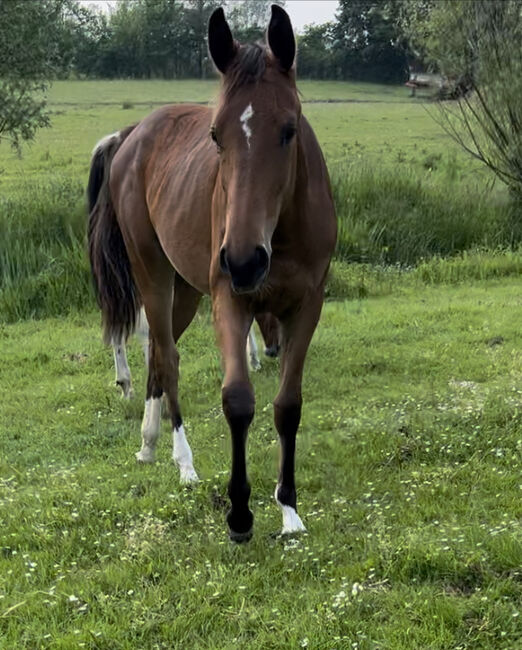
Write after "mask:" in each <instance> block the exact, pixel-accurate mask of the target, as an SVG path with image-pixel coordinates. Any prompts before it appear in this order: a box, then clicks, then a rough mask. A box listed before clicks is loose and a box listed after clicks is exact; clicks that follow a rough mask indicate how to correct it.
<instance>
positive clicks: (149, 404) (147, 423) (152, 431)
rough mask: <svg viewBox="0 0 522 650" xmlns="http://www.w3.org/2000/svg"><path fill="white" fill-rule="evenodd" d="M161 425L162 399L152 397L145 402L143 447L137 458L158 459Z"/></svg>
mask: <svg viewBox="0 0 522 650" xmlns="http://www.w3.org/2000/svg"><path fill="white" fill-rule="evenodd" d="M160 426H161V399H160V398H154V397H153V398H151V399H148V400H146V402H145V411H144V413H143V422H142V423H141V449H140V451H138V453H137V454H136V458H137V459H138V460H139V461H140V462H142V463H153V462H154V461H155V460H156V443H157V442H158V436H159V432H160Z"/></svg>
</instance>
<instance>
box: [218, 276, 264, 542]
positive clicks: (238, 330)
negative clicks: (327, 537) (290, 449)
mask: <svg viewBox="0 0 522 650" xmlns="http://www.w3.org/2000/svg"><path fill="white" fill-rule="evenodd" d="M212 309H213V316H214V327H215V329H216V333H217V337H218V341H219V345H220V348H221V354H222V357H223V364H224V370H225V377H224V380H223V386H222V390H221V397H222V402H223V412H224V414H225V417H226V419H227V422H228V425H229V427H230V433H231V436H232V471H231V474H230V481H229V484H228V495H229V497H230V501H231V505H232V507H231V509H230V510H229V512H228V514H227V523H228V526H229V530H230V538H231V539H232V540H233V541H236V542H242V541H247V540H249V539H250V537H251V536H252V526H253V522H254V516H253V514H252V512H251V511H250V509H249V507H248V500H249V498H250V484H249V482H248V477H247V471H246V441H247V435H248V427H249V426H250V423H251V422H252V418H253V417H254V403H255V401H254V390H253V388H252V384H251V383H250V380H249V378H248V366H247V358H246V346H245V344H246V339H247V336H248V330H249V327H250V325H251V322H252V316H251V315H249V314H248V313H247V312H246V311H245V310H244V308H243V307H242V305H241V302H240V300H238V299H237V298H236V297H235V296H231V295H230V290H229V289H228V287H227V288H226V289H224V290H223V291H222V293H221V294H220V295H215V294H214V295H213V300H212Z"/></svg>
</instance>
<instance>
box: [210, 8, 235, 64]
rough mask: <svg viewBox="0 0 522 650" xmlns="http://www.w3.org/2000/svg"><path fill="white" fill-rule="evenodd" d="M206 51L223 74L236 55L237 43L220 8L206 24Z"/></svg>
mask: <svg viewBox="0 0 522 650" xmlns="http://www.w3.org/2000/svg"><path fill="white" fill-rule="evenodd" d="M208 49H209V51H210V56H211V57H212V60H213V61H214V63H215V64H216V68H217V69H218V70H219V71H220V72H221V73H223V74H225V73H226V71H227V68H228V66H229V65H230V63H231V62H232V59H233V58H234V57H235V56H236V53H237V43H236V42H235V41H234V37H233V36H232V32H231V31H230V27H229V26H228V23H227V21H226V18H225V12H224V11H223V9H222V8H221V7H219V9H216V10H215V11H214V13H213V14H212V16H210V20H209V22H208Z"/></svg>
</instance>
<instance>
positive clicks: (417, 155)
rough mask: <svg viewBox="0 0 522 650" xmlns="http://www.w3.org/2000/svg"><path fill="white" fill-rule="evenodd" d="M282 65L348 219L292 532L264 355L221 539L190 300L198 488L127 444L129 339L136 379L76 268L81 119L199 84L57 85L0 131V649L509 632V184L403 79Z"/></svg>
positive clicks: (378, 644)
mask: <svg viewBox="0 0 522 650" xmlns="http://www.w3.org/2000/svg"><path fill="white" fill-rule="evenodd" d="M300 88H301V92H302V99H303V102H304V104H303V110H304V113H305V114H306V115H307V116H308V117H309V119H310V121H311V122H312V124H313V126H314V128H315V130H316V132H317V134H318V137H319V139H320V142H321V144H322V146H323V149H324V151H325V154H326V157H327V159H328V162H329V167H330V171H331V174H332V177H333V181H334V193H335V197H336V202H337V209H338V215H339V220H340V228H341V241H340V246H339V249H338V252H337V256H338V259H337V260H336V261H335V263H334V265H333V269H332V273H331V275H330V278H329V281H328V287H327V296H328V302H327V304H326V305H325V308H324V312H323V317H322V320H321V323H320V326H319V329H318V331H317V333H316V336H315V338H314V340H313V342H312V346H311V349H310V353H309V357H308V361H307V369H306V373H305V382H304V400H305V404H304V409H303V421H302V427H301V430H300V433H299V438H298V453H297V465H298V469H297V480H298V495H299V506H300V514H301V515H302V516H303V519H304V521H305V524H306V525H307V528H308V531H309V533H308V534H307V535H305V536H302V537H299V538H296V539H283V538H281V537H279V536H278V534H277V533H278V531H279V529H280V525H281V521H280V514H279V511H278V509H277V507H276V505H275V504H274V503H273V499H272V497H271V495H272V493H273V489H274V485H275V478H276V467H277V446H278V445H277V441H276V434H275V430H274V427H273V424H272V407H271V402H272V399H273V397H274V395H275V393H276V386H277V375H278V361H271V360H267V361H266V362H265V363H264V365H263V368H262V370H261V371H260V372H259V373H257V374H256V375H255V376H254V378H253V381H254V384H255V388H256V398H257V407H256V418H255V420H254V423H253V426H252V428H251V435H250V439H249V455H250V465H249V468H250V475H251V481H252V508H253V510H254V515H255V517H256V524H255V525H256V529H255V535H254V538H253V540H252V541H251V542H250V543H249V544H248V545H245V546H235V545H232V544H230V543H229V541H228V538H227V535H226V530H225V512H226V509H227V507H228V506H227V498H226V482H227V477H228V472H229V465H230V450H229V434H228V431H227V427H226V425H225V420H224V418H223V416H222V414H221V405H220V385H221V369H220V363H219V357H218V352H217V349H216V346H215V345H214V335H213V333H212V329H211V326H210V316H209V308H208V302H207V301H204V302H203V305H202V308H201V309H200V313H199V314H198V316H197V317H196V321H195V323H194V324H193V326H192V327H191V329H189V331H188V332H187V334H186V335H185V337H184V339H182V341H181V345H180V352H181V404H182V409H183V412H184V416H185V420H186V423H187V429H188V436H189V439H190V441H191V445H192V448H193V451H194V456H195V466H196V469H197V471H198V473H199V475H200V477H201V478H202V481H201V482H200V483H199V484H198V485H197V487H195V488H194V489H191V490H190V489H187V488H181V487H180V486H179V485H178V479H177V470H176V469H175V467H174V466H173V464H172V462H171V461H170V460H169V456H170V440H169V437H170V436H169V432H168V426H167V424H166V422H165V423H164V424H163V438H162V440H161V442H160V445H159V451H158V457H159V461H158V463H157V464H156V466H154V467H149V466H146V467H143V466H139V465H137V464H136V463H135V460H134V452H135V451H136V450H137V449H138V447H139V438H140V436H139V428H140V421H141V414H142V407H143V397H144V395H143V390H144V388H143V387H144V383H145V377H144V370H143V363H142V354H141V350H140V349H139V346H138V345H133V346H131V349H130V362H131V368H132V370H133V374H134V378H135V388H136V393H137V396H136V398H135V400H134V401H132V402H131V403H126V402H124V401H122V400H121V399H120V397H119V393H118V390H117V389H116V387H115V386H114V385H113V368H112V356H111V354H110V352H109V351H108V350H107V349H104V348H103V346H102V344H101V337H100V330H99V315H98V314H97V313H96V310H95V309H94V304H93V300H92V293H91V290H90V286H89V271H88V265H87V261H86V256H85V250H84V245H85V244H84V236H85V207H84V198H83V192H84V187H85V182H86V178H87V174H88V165H89V157H90V152H91V150H92V147H93V145H94V143H95V142H96V141H97V140H98V139H99V138H100V137H101V136H103V135H105V134H106V133H109V132H111V131H114V130H116V129H119V128H121V127H122V126H124V125H126V124H130V123H132V122H134V121H136V120H138V119H140V118H141V117H142V116H143V115H145V114H146V113H148V112H149V111H150V110H151V109H152V108H154V107H155V106H157V105H159V104H162V103H166V102H169V101H198V102H205V101H208V100H211V99H212V97H213V96H214V95H215V92H216V85H215V83H214V82H210V81H209V82H205V83H201V82H176V83H172V82H128V81H122V82H57V83H56V84H55V85H54V86H53V88H52V91H51V94H50V105H51V108H52V110H53V127H52V129H49V130H46V131H42V132H40V133H39V134H38V135H37V138H36V140H35V142H34V143H32V144H31V145H25V146H24V148H23V152H22V157H21V158H18V157H17V156H16V155H15V154H14V153H13V152H11V151H10V150H9V149H8V148H7V147H5V146H2V148H1V149H0V169H2V173H0V242H1V246H0V391H1V394H2V395H3V400H2V402H0V649H1V650H4V648H5V649H6V650H14V649H18V648H24V649H25V648H27V649H30V650H33V649H34V648H38V649H40V648H42V649H44V648H45V649H47V648H49V650H51V649H52V650H55V649H61V650H68V649H69V648H76V647H84V648H91V649H93V650H94V649H104V650H113V649H120V648H121V649H125V650H135V649H136V648H144V649H145V648H147V649H149V648H151V649H154V648H183V649H185V648H208V649H209V650H210V649H212V650H214V649H228V648H247V649H248V648H252V649H256V650H257V649H258V648H263V649H264V648H267V649H271V648H281V649H283V648H284V649H285V650H286V649H287V648H292V649H293V648H305V647H308V648H313V649H316V648H317V649H320V650H323V649H324V650H330V649H335V650H337V649H339V650H345V649H348V650H351V649H362V650H377V649H386V650H388V649H390V650H398V649H401V650H402V649H404V650H418V649H419V650H449V649H451V650H468V649H469V650H475V649H484V650H490V649H493V650H496V649H505V650H512V649H514V648H517V647H519V646H521V645H522V623H521V616H520V610H521V607H522V579H521V578H522V568H521V567H522V544H521V542H522V530H521V526H520V520H521V515H522V508H521V505H520V504H521V499H520V497H521V489H522V483H521V475H522V473H521V469H522V440H521V431H522V390H521V386H522V383H521V379H522V370H521V369H522V345H521V343H522V341H521V332H520V322H521V319H522V297H521V296H522V293H521V291H520V289H521V283H520V276H521V273H522V254H521V249H520V245H519V243H520V241H521V240H522V231H521V220H520V212H519V208H517V207H516V206H513V205H512V204H511V203H510V201H509V197H508V195H507V193H506V192H505V190H504V188H502V186H500V185H494V184H492V179H491V176H489V175H488V174H487V173H485V172H483V171H482V170H480V169H479V168H478V167H477V166H476V165H475V164H474V163H471V162H470V161H469V160H468V159H467V158H465V157H464V156H463V155H462V154H461V153H460V152H459V151H457V150H456V149H455V147H454V146H453V144H452V143H451V142H450V141H449V140H448V139H447V137H446V136H445V135H444V134H443V133H441V132H440V130H439V129H438V127H437V126H436V124H435V123H434V122H433V121H432V119H431V117H430V116H429V114H428V113H427V111H426V106H425V105H424V104H422V102H419V101H418V100H412V99H410V98H409V97H408V91H407V90H406V89H405V88H391V87H379V86H374V85H367V84H348V83H317V82H306V81H305V82H302V83H301V84H300ZM332 100H335V101H332ZM347 260H348V261H350V262H352V263H351V264H347ZM354 261H355V262H356V263H353V262H354ZM50 316H54V317H55V318H50ZM34 317H37V318H40V319H41V320H34Z"/></svg>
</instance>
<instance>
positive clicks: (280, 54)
mask: <svg viewBox="0 0 522 650" xmlns="http://www.w3.org/2000/svg"><path fill="white" fill-rule="evenodd" d="M268 45H269V46H270V49H271V50H272V52H273V53H274V56H275V57H276V59H277V60H278V61H279V65H280V66H281V68H282V69H283V70H284V71H285V72H288V70H290V68H291V67H292V66H293V64H294V59H295V37H294V30H293V29H292V23H291V22H290V18H289V17H288V14H287V13H286V11H285V10H284V9H282V8H281V7H280V6H279V5H272V17H271V19H270V24H269V25H268Z"/></svg>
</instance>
